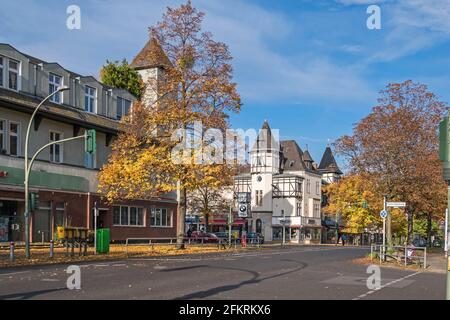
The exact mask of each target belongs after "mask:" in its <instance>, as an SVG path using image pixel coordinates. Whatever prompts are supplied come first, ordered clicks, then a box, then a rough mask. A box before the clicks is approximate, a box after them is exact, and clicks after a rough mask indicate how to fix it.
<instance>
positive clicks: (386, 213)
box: [380, 210, 388, 219]
mask: <svg viewBox="0 0 450 320" xmlns="http://www.w3.org/2000/svg"><path fill="white" fill-rule="evenodd" d="M387 216H388V212H387V211H386V210H381V211H380V217H381V218H382V219H386V217H387Z"/></svg>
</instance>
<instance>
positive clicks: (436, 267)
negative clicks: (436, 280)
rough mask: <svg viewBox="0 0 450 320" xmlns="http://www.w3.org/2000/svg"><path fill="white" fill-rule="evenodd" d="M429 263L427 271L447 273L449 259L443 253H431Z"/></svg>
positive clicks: (428, 258)
mask: <svg viewBox="0 0 450 320" xmlns="http://www.w3.org/2000/svg"><path fill="white" fill-rule="evenodd" d="M427 264H428V268H427V271H431V272H437V273H447V259H446V258H445V255H444V254H443V253H429V254H428V257H427Z"/></svg>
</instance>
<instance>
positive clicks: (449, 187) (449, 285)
mask: <svg viewBox="0 0 450 320" xmlns="http://www.w3.org/2000/svg"><path fill="white" fill-rule="evenodd" d="M447 183H448V185H447V193H448V196H447V207H448V208H447V216H446V219H445V220H446V224H447V228H446V229H445V233H446V235H447V241H448V240H449V239H448V231H449V230H448V226H449V225H450V221H449V216H450V215H449V214H448V212H449V210H450V181H447ZM447 241H446V244H447V250H448V243H447ZM447 300H450V256H449V255H448V251H447Z"/></svg>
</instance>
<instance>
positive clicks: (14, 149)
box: [0, 41, 177, 242]
mask: <svg viewBox="0 0 450 320" xmlns="http://www.w3.org/2000/svg"><path fill="white" fill-rule="evenodd" d="M150 42H151V41H149V43H150ZM156 47H159V46H158V45H157V43H153V44H152V46H150V45H146V46H145V47H144V49H143V50H142V51H141V52H140V53H139V55H138V56H137V57H136V59H135V60H134V61H133V63H132V65H135V66H136V65H137V64H139V68H136V69H138V70H139V72H147V73H149V74H152V72H153V73H156V72H157V73H158V74H159V73H162V72H163V71H164V66H163V65H162V64H160V63H157V61H156V62H155V61H154V60H145V58H143V57H145V56H146V55H147V56H152V52H149V50H156V49H158V48H156ZM155 48H156V49H155ZM159 49H160V47H159ZM159 49H158V50H159ZM158 54H159V55H160V54H161V52H158ZM162 54H163V53H162ZM166 59H167V57H166ZM155 70H157V71H155ZM59 86H68V87H69V88H70V90H69V91H64V92H61V93H59V94H57V95H54V96H53V97H52V98H51V99H50V101H48V102H47V103H45V104H44V105H43V107H42V108H41V109H40V111H39V112H38V114H37V116H36V118H35V120H34V121H33V124H32V127H31V135H30V141H29V153H28V154H29V157H31V156H32V155H33V154H34V153H35V152H36V151H37V150H38V149H39V148H40V147H41V146H43V145H45V144H47V143H49V142H51V141H58V140H61V139H64V138H70V137H75V136H79V135H83V134H84V132H85V130H87V129H95V130H96V132H97V150H96V152H95V154H93V155H90V154H86V153H85V152H84V143H85V142H84V140H83V139H80V140H75V141H71V142H67V143H64V144H62V143H61V144H56V145H54V146H52V147H51V148H48V149H46V150H44V151H43V152H42V153H41V154H40V155H39V156H38V157H37V161H36V162H35V164H34V166H33V170H32V172H31V175H30V192H32V193H36V194H38V196H39V209H38V210H37V211H36V212H32V213H31V225H30V229H31V230H30V231H31V239H32V241H33V242H37V241H49V240H51V239H53V237H54V234H55V230H56V227H57V226H77V227H86V228H89V229H92V228H93V226H94V214H93V208H94V205H95V204H97V206H98V208H99V217H98V218H97V219H98V220H97V224H98V226H99V227H107V228H110V229H111V238H112V240H115V241H123V240H125V239H126V238H129V237H169V236H170V237H174V236H175V235H176V231H175V230H176V225H177V221H176V216H177V214H176V208H177V201H176V195H174V194H167V195H163V196H161V197H160V198H157V199H152V200H140V199H136V200H131V201H122V202H117V203H114V204H110V203H106V202H104V201H103V200H102V197H101V195H100V194H98V193H97V184H98V179H97V175H98V173H99V169H100V168H102V166H103V165H104V164H105V163H107V161H108V157H109V155H110V153H111V143H112V142H113V141H114V139H115V138H116V137H117V135H118V134H119V133H120V131H121V130H122V129H123V127H122V126H123V124H121V122H120V119H121V118H122V117H123V116H125V115H127V114H128V113H129V112H130V110H131V108H132V104H133V102H134V101H136V98H135V97H134V96H133V95H132V94H130V93H129V92H128V91H126V90H123V89H117V88H112V87H109V86H107V85H105V84H102V83H101V82H99V81H98V80H96V79H95V78H94V77H92V76H82V75H80V74H77V73H75V72H73V71H69V70H67V69H65V68H64V67H62V66H61V65H59V64H58V63H53V62H46V61H44V60H41V59H38V58H35V57H32V56H30V55H27V54H25V53H22V52H20V51H19V50H17V49H15V48H14V47H12V46H11V45H9V44H0V172H1V173H2V174H1V175H0V242H1V241H22V240H23V238H24V187H23V181H24V153H25V152H24V149H25V135H26V130H27V126H28V122H29V119H30V116H31V113H32V112H33V110H34V109H35V108H36V106H37V104H38V103H39V102H40V101H41V100H42V99H43V98H44V97H46V96H48V95H49V94H50V93H52V92H54V91H55V90H56V89H57V88H58V87H59ZM147 90H152V88H147ZM148 92H149V91H147V92H146V94H148Z"/></svg>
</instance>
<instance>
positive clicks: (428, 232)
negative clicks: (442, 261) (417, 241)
mask: <svg viewBox="0 0 450 320" xmlns="http://www.w3.org/2000/svg"><path fill="white" fill-rule="evenodd" d="M431 218H432V217H431V213H428V214H427V247H428V248H431V247H432V243H431V231H432V227H433V225H432V223H433V222H432V219H431Z"/></svg>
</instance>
